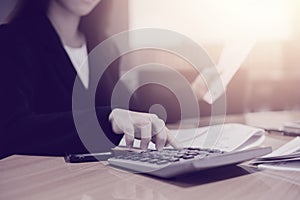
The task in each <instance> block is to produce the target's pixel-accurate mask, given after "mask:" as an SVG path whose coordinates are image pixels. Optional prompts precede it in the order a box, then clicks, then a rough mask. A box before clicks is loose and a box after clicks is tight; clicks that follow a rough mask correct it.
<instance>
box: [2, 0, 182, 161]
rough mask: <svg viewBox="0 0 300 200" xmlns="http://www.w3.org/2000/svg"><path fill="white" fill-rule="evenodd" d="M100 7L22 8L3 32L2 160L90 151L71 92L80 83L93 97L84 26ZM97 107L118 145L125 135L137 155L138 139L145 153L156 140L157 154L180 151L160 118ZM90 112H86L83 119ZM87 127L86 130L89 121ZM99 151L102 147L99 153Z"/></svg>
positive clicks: (73, 0) (51, 2) (85, 0)
mask: <svg viewBox="0 0 300 200" xmlns="http://www.w3.org/2000/svg"><path fill="white" fill-rule="evenodd" d="M99 2H100V0H48V1H46V0H43V1H41V0H23V1H19V3H18V4H17V9H16V10H15V11H14V13H13V17H12V18H11V20H10V22H9V24H6V25H3V26H1V28H0V42H1V47H0V60H1V69H2V73H1V77H0V87H1V91H2V99H1V114H0V120H1V121H0V125H1V127H0V128H1V130H0V134H1V141H0V142H1V146H0V148H1V155H0V156H1V157H5V156H8V155H11V154H33V155H64V154H65V153H84V152H86V151H87V150H86V148H85V145H83V143H82V142H81V140H80V138H79V136H78V133H77V131H76V128H75V125H74V121H73V116H72V89H73V85H74V80H75V78H76V75H78V76H79V78H80V80H81V82H82V87H84V88H85V89H87V90H88V89H89V81H90V80H89V67H88V65H84V64H83V65H82V63H84V62H83V61H84V60H85V59H86V56H87V48H86V43H87V38H85V35H84V34H83V33H82V32H81V31H80V30H79V23H80V19H81V17H82V16H85V15H87V14H89V13H90V12H91V11H92V10H93V8H95V6H96V5H97V4H98V3H99ZM105 76H106V77H105ZM110 76H111V77H112V75H111V74H109V73H106V74H105V75H104V78H102V80H107V82H109V79H110ZM102 92H103V91H101V90H100V91H97V93H99V94H97V95H96V96H98V97H100V99H96V101H99V102H101V100H102V99H105V98H107V95H106V96H105V95H104V94H105V93H104V92H103V93H102ZM108 98H109V97H108ZM96 104H97V105H100V106H97V107H96V112H97V117H98V121H99V123H100V125H101V127H102V129H103V130H104V132H105V135H106V137H108V138H109V139H110V140H111V141H112V142H113V143H114V144H118V142H119V141H120V138H121V135H120V134H123V133H125V140H126V144H127V146H128V147H131V146H132V143H133V139H134V137H135V136H136V134H137V133H138V134H139V135H140V136H141V148H144V149H145V148H147V146H148V143H149V141H150V140H151V139H153V140H155V142H156V146H157V148H158V149H160V148H162V147H163V146H165V145H166V144H167V143H169V144H171V145H172V146H175V147H176V146H177V144H176V141H175V140H174V138H173V137H172V136H171V135H170V134H169V132H168V129H167V128H165V127H164V123H162V120H160V119H158V118H157V117H156V116H155V115H152V114H146V113H138V112H132V111H126V110H122V109H113V110H112V109H111V108H110V106H108V107H107V106H104V104H101V103H96ZM88 109H91V108H83V110H84V112H81V113H82V115H84V114H86V112H89V111H88ZM79 113H80V112H79ZM128 116H129V117H128ZM109 119H110V120H109ZM82 123H87V125H88V120H87V121H85V122H82ZM145 127H146V128H145ZM101 145H102V144H101V141H99V149H101Z"/></svg>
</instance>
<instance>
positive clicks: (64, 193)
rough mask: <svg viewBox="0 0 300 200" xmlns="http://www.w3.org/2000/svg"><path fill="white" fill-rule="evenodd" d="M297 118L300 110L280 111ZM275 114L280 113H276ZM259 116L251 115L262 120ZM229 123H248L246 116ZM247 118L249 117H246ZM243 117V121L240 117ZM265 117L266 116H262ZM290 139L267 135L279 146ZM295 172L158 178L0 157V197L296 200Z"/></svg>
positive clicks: (299, 182) (299, 175) (299, 176)
mask: <svg viewBox="0 0 300 200" xmlns="http://www.w3.org/2000/svg"><path fill="white" fill-rule="evenodd" d="M281 114H282V117H284V116H285V117H287V116H290V118H291V119H294V118H295V119H296V118H297V119H300V118H299V116H300V113H298V114H295V113H293V114H291V113H281ZM277 115H279V114H278V113H277ZM258 116H262V114H259V115H256V116H254V118H253V119H252V118H251V117H250V118H251V120H252V121H251V120H250V119H248V120H250V121H251V123H250V124H252V125H255V123H254V121H255V120H254V119H255V118H256V119H257V120H258V121H259V123H261V118H259V117H258ZM231 117H232V118H231V119H229V118H230V117H229V118H228V119H227V120H228V121H231V122H232V121H235V122H244V123H248V124H249V122H248V121H247V120H245V119H246V118H247V116H246V117H245V116H239V117H237V116H231ZM248 118H249V116H248ZM243 119H244V121H243ZM267 119H268V121H269V120H270V118H267ZM290 139H291V137H287V136H281V135H268V136H267V139H266V141H265V145H271V146H273V147H274V148H278V147H279V146H280V145H282V144H284V143H285V142H287V141H289V140H290ZM299 196H300V172H283V171H272V170H263V171H256V170H255V169H251V168H247V167H244V168H241V167H225V168H220V169H213V170H208V171H204V172H200V173H197V174H193V175H188V176H185V177H178V178H175V179H170V180H162V179H158V178H154V177H150V176H145V175H139V174H131V173H128V172H125V171H120V170H117V169H115V168H112V167H110V166H106V165H105V164H103V163H82V164H67V163H65V162H64V160H63V158H55V157H33V156H17V155H16V156H11V157H9V158H6V159H4V160H1V161H0V199H1V200H2V199H5V200H10V199H11V200H18V199H22V200H24V199H30V200H35V199H37V200H41V199H43V200H47V199H72V200H75V199H80V200H94V199H155V200H167V199H170V200H176V199H184V198H186V199H201V198H204V199H206V200H210V199H222V200H224V199H228V200H229V199H230V200H232V199H249V200H250V199H251V200H253V199H272V200H274V199H280V200H282V199H299Z"/></svg>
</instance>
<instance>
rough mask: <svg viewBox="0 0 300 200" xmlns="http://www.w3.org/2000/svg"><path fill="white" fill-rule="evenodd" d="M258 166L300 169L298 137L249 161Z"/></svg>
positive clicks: (276, 168)
mask: <svg viewBox="0 0 300 200" xmlns="http://www.w3.org/2000/svg"><path fill="white" fill-rule="evenodd" d="M251 164H255V165H258V167H259V168H268V169H275V170H289V171H300V137H296V138H295V139H293V140H291V141H290V142H288V143H287V144H285V145H283V146H282V147H280V148H279V149H277V150H276V151H273V152H272V153H270V154H268V155H265V156H263V157H261V158H258V159H256V160H254V161H253V162H251Z"/></svg>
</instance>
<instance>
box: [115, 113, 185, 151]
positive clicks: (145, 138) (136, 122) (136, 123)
mask: <svg viewBox="0 0 300 200" xmlns="http://www.w3.org/2000/svg"><path fill="white" fill-rule="evenodd" d="M109 120H110V121H111V123H112V129H113V131H114V132H115V133H116V134H123V133H124V134H125V141H126V146H127V147H129V148H131V147H132V146H133V141H134V138H139V139H140V140H141V149H147V148H148V144H149V142H150V141H151V140H152V141H154V142H155V145H156V149H158V150H160V149H162V148H163V147H164V146H166V145H167V144H170V145H171V146H173V147H174V148H180V145H179V144H178V143H177V141H176V139H175V138H174V137H173V136H172V135H171V134H170V132H169V129H168V128H167V127H166V126H165V123H164V121H163V120H161V119H159V118H158V117H157V116H156V115H155V114H149V113H140V112H133V111H128V110H123V109H114V110H113V111H112V112H111V114H110V115H109Z"/></svg>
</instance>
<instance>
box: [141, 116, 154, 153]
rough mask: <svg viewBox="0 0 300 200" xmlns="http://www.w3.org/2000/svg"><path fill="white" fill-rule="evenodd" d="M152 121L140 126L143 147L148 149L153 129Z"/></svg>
mask: <svg viewBox="0 0 300 200" xmlns="http://www.w3.org/2000/svg"><path fill="white" fill-rule="evenodd" d="M151 126H152V125H151V122H147V123H144V124H142V125H141V126H140V127H139V128H140V131H141V147H140V148H141V149H143V150H146V149H147V148H148V145H149V142H150V141H151V136H152V130H151Z"/></svg>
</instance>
